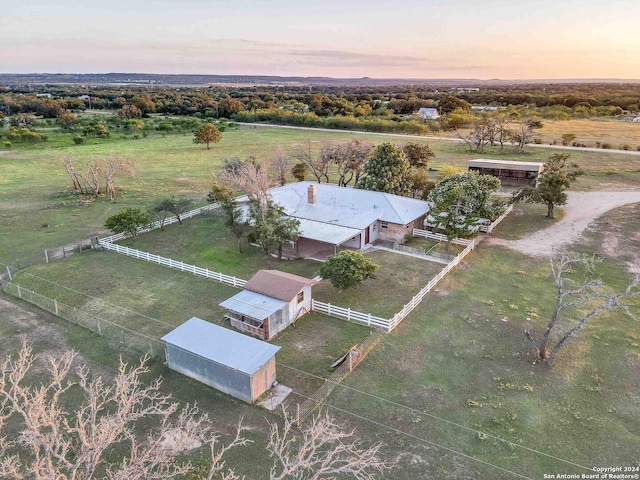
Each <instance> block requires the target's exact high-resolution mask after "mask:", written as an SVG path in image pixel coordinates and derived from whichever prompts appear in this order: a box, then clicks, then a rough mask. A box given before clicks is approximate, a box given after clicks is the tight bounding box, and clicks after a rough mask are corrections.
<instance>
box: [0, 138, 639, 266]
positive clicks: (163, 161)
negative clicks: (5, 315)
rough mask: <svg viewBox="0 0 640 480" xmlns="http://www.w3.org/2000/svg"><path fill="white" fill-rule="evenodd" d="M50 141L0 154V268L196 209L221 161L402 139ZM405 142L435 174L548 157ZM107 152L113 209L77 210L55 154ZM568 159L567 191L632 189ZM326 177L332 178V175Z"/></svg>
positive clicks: (618, 163) (612, 170) (589, 164)
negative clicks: (148, 213)
mask: <svg viewBox="0 0 640 480" xmlns="http://www.w3.org/2000/svg"><path fill="white" fill-rule="evenodd" d="M60 135H62V134H60ZM67 135H69V134H67ZM50 137H51V141H50V142H45V143H43V144H38V145H32V146H23V145H16V146H14V147H12V149H10V150H3V151H2V152H1V153H2V154H1V155H0V170H1V171H2V175H1V176H0V212H1V213H0V222H1V224H2V228H1V229H0V262H3V263H6V264H12V265H16V263H18V264H19V263H20V262H22V264H25V263H29V262H31V261H32V260H34V259H40V258H42V256H43V252H44V249H45V248H52V247H57V246H60V245H64V244H68V243H73V242H74V241H76V240H78V239H81V238H88V237H89V236H90V235H92V234H98V233H106V232H105V228H104V220H105V219H106V217H108V216H109V215H111V214H113V213H116V212H118V211H119V210H121V209H122V208H125V207H129V206H150V205H152V204H153V202H154V201H155V200H156V199H158V198H162V197H165V196H169V195H172V194H176V195H187V196H189V197H191V198H193V199H194V200H195V201H196V203H197V204H203V203H204V198H205V196H206V192H207V191H208V189H209V187H210V183H211V180H212V178H213V176H214V175H215V174H216V172H217V171H218V170H219V168H220V166H221V165H222V162H223V159H224V158H228V157H232V156H239V157H241V158H244V157H245V156H247V155H254V156H256V157H257V158H259V159H265V158H270V157H271V156H272V155H274V153H275V152H276V151H277V149H278V148H279V147H282V148H284V149H285V150H286V151H291V150H293V149H295V148H297V147H299V146H301V145H302V144H303V143H304V142H305V141H306V140H310V141H312V142H313V143H312V145H314V146H316V145H317V147H318V148H320V145H321V144H322V142H329V141H332V142H340V141H348V140H349V139H351V138H360V139H362V140H366V141H370V142H374V143H380V142H397V143H402V142H404V141H408V139H405V138H403V137H402V136H400V137H393V136H383V135H364V134H358V133H351V132H350V133H343V132H319V131H310V130H293V129H279V128H266V127H248V126H240V127H237V128H231V129H229V130H227V131H226V132H225V133H224V134H223V137H222V140H221V142H220V143H219V144H216V145H214V146H213V147H212V149H211V150H206V149H205V148H204V147H203V146H202V145H196V144H194V143H193V142H192V135H190V134H172V135H166V136H161V135H150V136H149V137H147V138H140V139H137V140H136V139H132V138H130V137H127V138H115V137H114V138H108V139H92V141H94V142H95V143H90V144H86V145H74V146H68V145H60V144H59V143H58V144H57V143H56V142H55V141H54V139H55V134H53V133H52V134H51V135H50ZM410 141H423V142H426V143H428V144H429V145H430V146H431V147H432V149H433V150H434V152H435V154H436V157H435V159H433V161H432V162H431V166H432V167H433V168H435V169H438V168H440V167H441V166H443V165H456V166H459V167H461V168H464V167H465V166H466V162H467V160H469V159H472V158H477V157H484V158H499V159H501V158H504V159H511V158H515V159H523V160H528V161H544V160H545V159H547V158H548V157H549V156H550V155H551V154H552V153H553V152H554V150H553V149H541V148H535V149H534V148H530V149H528V152H527V154H526V155H514V154H513V153H512V151H511V149H510V148H508V147H505V150H504V151H500V150H499V149H498V148H494V149H491V148H489V149H487V151H486V152H485V154H483V155H480V154H478V153H476V152H470V151H469V150H468V148H467V147H466V145H464V144H460V143H456V142H451V141H447V140H432V139H428V140H426V139H425V140H416V139H414V138H411V139H410ZM110 152H113V153H116V154H120V155H124V156H126V157H127V158H129V159H130V161H131V163H132V164H133V166H134V170H135V176H133V177H125V176H120V177H118V178H117V179H116V188H117V190H118V197H117V199H116V203H110V202H109V201H108V199H105V198H104V197H100V198H98V199H97V200H96V201H94V202H93V203H90V204H88V205H86V206H84V205H83V204H82V203H80V202H78V201H77V199H76V198H75V197H74V196H73V195H72V194H71V182H70V180H69V178H68V177H67V175H66V173H65V172H64V169H63V168H62V165H61V163H60V160H59V156H60V155H65V154H68V153H70V154H71V155H72V158H73V159H74V161H75V163H76V168H78V170H82V169H83V168H84V164H85V163H86V161H87V160H89V159H90V158H94V157H103V156H105V155H107V154H108V153H110ZM572 159H573V160H575V161H577V162H578V163H579V164H580V165H581V166H582V167H583V168H584V169H585V170H586V172H587V174H586V175H585V176H584V177H582V178H581V179H580V181H579V182H578V183H577V184H576V185H575V186H574V188H576V189H596V188H601V186H602V185H603V184H605V185H606V186H607V188H609V189H624V188H628V186H632V187H637V186H638V185H640V156H631V155H624V154H616V153H612V152H609V151H602V152H600V151H598V152H584V151H575V152H572ZM332 175H333V177H332V178H333V179H334V180H335V179H336V175H335V172H334V173H333V174H332ZM290 180H291V179H290Z"/></svg>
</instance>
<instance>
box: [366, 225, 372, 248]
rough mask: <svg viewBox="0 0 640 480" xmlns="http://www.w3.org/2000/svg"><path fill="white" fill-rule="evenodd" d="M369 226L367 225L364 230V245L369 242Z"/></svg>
mask: <svg viewBox="0 0 640 480" xmlns="http://www.w3.org/2000/svg"><path fill="white" fill-rule="evenodd" d="M369 228H371V227H367V228H366V229H365V231H364V244H365V245H366V244H367V243H369Z"/></svg>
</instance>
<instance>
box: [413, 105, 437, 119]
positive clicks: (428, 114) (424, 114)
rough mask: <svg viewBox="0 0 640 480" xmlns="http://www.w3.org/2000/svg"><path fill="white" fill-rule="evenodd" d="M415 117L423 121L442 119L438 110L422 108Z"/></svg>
mask: <svg viewBox="0 0 640 480" xmlns="http://www.w3.org/2000/svg"><path fill="white" fill-rule="evenodd" d="M415 116H417V117H418V118H421V119H423V120H437V119H438V118H440V113H439V112H438V109H437V108H426V107H422V108H420V109H419V110H418V112H417V113H416V114H415Z"/></svg>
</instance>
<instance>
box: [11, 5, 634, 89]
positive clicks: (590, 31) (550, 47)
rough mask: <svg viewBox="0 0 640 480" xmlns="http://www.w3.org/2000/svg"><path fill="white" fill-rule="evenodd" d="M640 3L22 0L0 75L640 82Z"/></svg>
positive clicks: (13, 19)
mask: <svg viewBox="0 0 640 480" xmlns="http://www.w3.org/2000/svg"><path fill="white" fill-rule="evenodd" d="M639 20H640V0H608V1H602V0H555V1H550V0H538V1H531V0H527V1H524V0H475V1H473V0H397V1H391V0H385V1H381V0H368V1H365V0H340V1H338V0H323V1H311V0H297V1H294V0H268V1H267V0H253V1H250V0H236V1H233V0H227V1H223V0H183V1H180V0H128V1H125V0H108V1H104V2H95V1H83V2H79V1H71V0H56V1H52V0H46V1H45V0H29V1H23V2H12V4H11V7H10V8H5V9H4V12H3V15H2V16H0V73H38V72H47V73H54V72H60V73H106V72H136V73H199V74H228V75H230V74H237V75H284V76H292V75H300V76H330V77H364V76H368V77H377V78H393V77H396V78H398V77H402V78H480V79H490V78H502V79H526V78H531V79H546V78H629V79H630V78H635V79H638V78H640V33H639V30H638V24H639V23H638V22H639Z"/></svg>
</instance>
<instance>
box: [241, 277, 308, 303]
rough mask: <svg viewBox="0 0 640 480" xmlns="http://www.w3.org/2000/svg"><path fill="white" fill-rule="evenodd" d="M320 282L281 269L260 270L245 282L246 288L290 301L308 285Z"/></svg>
mask: <svg viewBox="0 0 640 480" xmlns="http://www.w3.org/2000/svg"><path fill="white" fill-rule="evenodd" d="M317 283H318V282H316V281H315V280H311V279H310V278H304V277H300V276H299V275H294V274H292V273H287V272H281V271H279V270H259V271H258V272H257V273H256V274H255V275H254V276H253V277H251V278H250V279H249V281H248V282H247V283H246V284H245V286H244V289H245V290H251V291H252V292H256V293H260V294H262V295H266V296H268V297H272V298H277V299H278V300H283V301H285V302H289V301H290V300H292V299H293V298H294V297H295V296H296V295H297V294H298V292H299V291H300V290H302V289H303V288H304V287H305V286H307V285H315V284H317Z"/></svg>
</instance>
